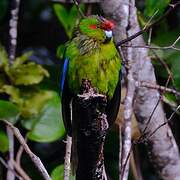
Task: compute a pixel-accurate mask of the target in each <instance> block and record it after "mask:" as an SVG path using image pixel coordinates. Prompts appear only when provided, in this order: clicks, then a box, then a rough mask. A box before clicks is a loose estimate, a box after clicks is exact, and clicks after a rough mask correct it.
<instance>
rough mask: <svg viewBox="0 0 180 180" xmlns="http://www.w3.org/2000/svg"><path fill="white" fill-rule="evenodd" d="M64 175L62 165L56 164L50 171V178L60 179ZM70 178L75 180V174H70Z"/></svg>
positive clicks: (53, 179)
mask: <svg viewBox="0 0 180 180" xmlns="http://www.w3.org/2000/svg"><path fill="white" fill-rule="evenodd" d="M63 177H64V165H63V164H61V165H59V166H57V167H56V168H55V169H54V170H53V171H52V173H51V178H52V180H62V179H63ZM70 180H75V176H70Z"/></svg>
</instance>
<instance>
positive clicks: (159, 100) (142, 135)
mask: <svg viewBox="0 0 180 180" xmlns="http://www.w3.org/2000/svg"><path fill="white" fill-rule="evenodd" d="M169 81H170V76H169V77H168V79H167V81H166V86H165V89H164V90H163V92H162V94H161V95H160V96H159V99H158V101H157V103H156V105H155V107H154V108H153V110H152V112H151V114H150V116H149V119H148V121H147V124H146V126H145V128H144V130H143V131H142V133H141V136H140V137H139V139H138V140H139V141H142V139H143V138H144V137H145V136H146V130H147V128H148V126H149V124H150V122H151V119H152V117H153V115H154V113H155V111H156V109H157V107H158V105H159V103H160V102H161V99H162V95H163V94H164V92H165V90H166V88H167V86H168V84H169Z"/></svg>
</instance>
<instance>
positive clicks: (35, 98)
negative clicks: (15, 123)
mask: <svg viewBox="0 0 180 180" xmlns="http://www.w3.org/2000/svg"><path fill="white" fill-rule="evenodd" d="M21 96H22V98H23V103H22V104H19V105H20V109H21V115H22V116H23V117H31V116H35V115H38V114H39V113H40V111H41V110H42V108H43V106H44V104H45V103H46V102H47V101H48V100H49V99H51V98H52V97H53V92H52V91H46V90H35V89H30V90H27V89H26V90H25V89H24V92H21Z"/></svg>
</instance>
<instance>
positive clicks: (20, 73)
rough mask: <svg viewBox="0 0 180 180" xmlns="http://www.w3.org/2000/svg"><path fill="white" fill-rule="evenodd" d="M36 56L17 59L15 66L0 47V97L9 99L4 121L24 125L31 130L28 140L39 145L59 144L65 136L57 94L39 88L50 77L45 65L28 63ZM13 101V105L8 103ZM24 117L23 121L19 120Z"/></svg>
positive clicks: (3, 102) (1, 112)
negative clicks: (53, 142) (58, 140)
mask: <svg viewBox="0 0 180 180" xmlns="http://www.w3.org/2000/svg"><path fill="white" fill-rule="evenodd" d="M31 54H32V52H28V53H25V54H23V55H22V56H20V57H17V58H16V59H15V61H14V62H13V64H12V65H10V64H9V63H8V55H7V53H6V51H5V49H4V48H3V47H0V72H1V73H0V94H1V95H2V96H4V95H5V94H6V95H8V96H9V98H8V99H6V100H1V101H0V106H2V108H1V109H0V118H1V119H6V120H8V121H10V122H12V123H16V122H17V121H18V119H23V120H22V121H21V124H22V125H23V127H25V128H26V127H27V124H28V125H29V126H30V124H31V127H27V128H26V129H27V130H29V133H28V138H29V139H31V140H34V141H38V142H49V141H54V140H57V139H58V138H60V137H62V136H63V135H64V133H65V130H64V126H63V122H62V117H61V113H60V111H59V110H60V101H59V96H58V95H57V93H55V92H54V91H51V90H44V89H41V88H40V86H39V85H38V84H39V83H40V82H42V80H43V79H44V78H45V77H49V73H48V71H47V70H46V69H44V68H43V67H42V66H41V65H39V64H36V63H35V62H31V61H28V58H29V57H30V56H31ZM8 100H9V101H8ZM19 116H20V117H19Z"/></svg>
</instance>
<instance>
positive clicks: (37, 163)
mask: <svg viewBox="0 0 180 180" xmlns="http://www.w3.org/2000/svg"><path fill="white" fill-rule="evenodd" d="M3 122H5V123H6V125H7V126H8V127H10V128H11V130H12V131H13V133H14V135H15V136H16V138H17V139H18V141H19V143H20V144H21V145H22V146H23V147H24V150H25V151H26V153H27V154H28V155H29V157H30V158H31V160H32V162H33V163H34V165H35V166H36V167H37V169H38V170H39V172H40V173H41V175H42V177H43V178H44V179H45V180H51V178H50V176H49V174H48V172H47V170H46V169H45V167H44V165H43V164H42V162H41V160H40V158H39V157H38V156H36V155H35V154H34V153H33V152H32V151H31V150H30V148H29V146H28V145H27V144H26V142H25V140H24V138H23V136H22V135H21V133H20V131H19V129H18V128H16V127H14V126H13V125H12V124H11V123H10V122H8V121H6V120H3Z"/></svg>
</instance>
